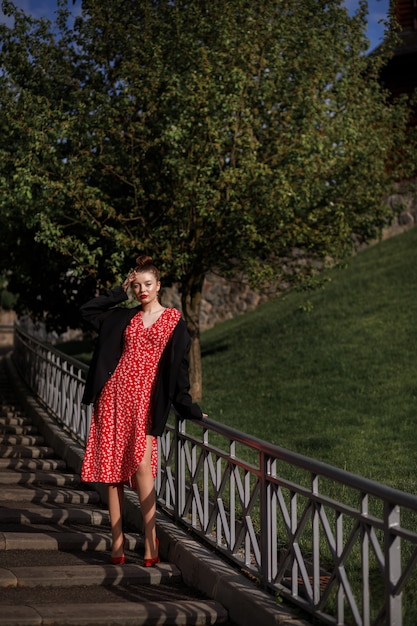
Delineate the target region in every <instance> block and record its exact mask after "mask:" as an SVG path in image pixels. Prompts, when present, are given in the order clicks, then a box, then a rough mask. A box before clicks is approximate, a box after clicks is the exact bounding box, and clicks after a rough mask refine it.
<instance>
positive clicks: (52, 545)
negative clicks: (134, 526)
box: [0, 523, 143, 553]
mask: <svg viewBox="0 0 417 626" xmlns="http://www.w3.org/2000/svg"><path fill="white" fill-rule="evenodd" d="M9 528H10V525H9ZM12 528H13V527H12ZM12 528H10V531H8V530H6V531H5V532H0V553H1V552H3V551H6V552H7V551H9V550H42V551H51V552H53V551H54V550H62V551H64V552H65V551H71V552H94V551H99V552H110V550H111V533H110V530H107V531H106V532H101V533H100V532H83V531H82V530H79V529H77V528H76V527H75V526H71V528H69V529H68V531H66V532H63V531H62V530H57V528H56V527H55V526H53V525H52V524H51V525H48V524H46V523H45V524H43V525H37V526H36V527H35V528H33V529H31V528H30V526H28V525H21V526H19V528H16V529H14V530H12ZM142 545H143V542H142V540H141V539H139V538H138V537H135V536H133V535H132V536H131V538H130V539H129V540H128V545H127V546H126V550H136V549H137V548H138V547H140V546H142Z"/></svg>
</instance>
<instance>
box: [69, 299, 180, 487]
mask: <svg viewBox="0 0 417 626" xmlns="http://www.w3.org/2000/svg"><path fill="white" fill-rule="evenodd" d="M180 317H181V314H180V312H179V311H178V310H177V309H170V308H167V309H165V310H164V311H163V312H162V313H161V315H160V317H159V318H158V319H157V320H156V322H154V324H152V326H149V327H148V328H146V327H145V326H144V324H143V320H142V315H141V313H140V312H139V313H137V314H136V315H135V316H134V317H133V319H132V320H131V321H130V324H129V325H128V326H127V327H126V329H125V331H124V347H123V353H122V356H121V358H120V361H119V363H118V365H117V367H116V369H115V371H114V372H113V374H112V376H111V377H110V378H109V380H108V381H107V383H106V384H105V385H104V387H103V389H102V391H101V393H100V396H99V397H98V399H97V401H96V403H95V405H94V409H93V416H92V420H91V427H90V433H89V436H88V441H87V446H86V451H85V456H84V461H83V466H82V471H81V478H82V480H84V481H86V482H103V483H127V484H128V485H130V486H131V487H133V488H135V487H136V485H135V473H136V470H137V468H138V466H139V464H140V463H141V461H142V459H143V455H144V453H145V449H146V435H147V434H148V433H149V432H150V428H151V423H152V415H151V414H150V410H149V407H150V399H151V394H152V390H153V386H154V383H155V380H156V376H157V372H158V364H159V361H160V358H161V355H162V352H163V351H164V348H165V346H166V345H167V343H168V341H169V339H170V338H171V336H172V333H173V332H174V329H175V326H176V325H177V323H178V321H179V319H180ZM151 462H152V473H153V476H154V477H155V476H156V471H157V465H158V456H157V440H156V437H153V443H152V458H151Z"/></svg>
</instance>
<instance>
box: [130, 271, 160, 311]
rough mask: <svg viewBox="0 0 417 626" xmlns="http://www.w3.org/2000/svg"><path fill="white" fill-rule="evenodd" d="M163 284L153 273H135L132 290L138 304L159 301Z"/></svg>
mask: <svg viewBox="0 0 417 626" xmlns="http://www.w3.org/2000/svg"><path fill="white" fill-rule="evenodd" d="M160 287H161V283H160V282H159V281H158V280H156V278H155V276H154V275H153V273H152V272H135V278H134V280H133V281H132V290H133V293H134V294H135V296H136V299H137V301H138V302H141V303H142V304H151V303H152V302H154V301H156V300H158V292H159V289H160Z"/></svg>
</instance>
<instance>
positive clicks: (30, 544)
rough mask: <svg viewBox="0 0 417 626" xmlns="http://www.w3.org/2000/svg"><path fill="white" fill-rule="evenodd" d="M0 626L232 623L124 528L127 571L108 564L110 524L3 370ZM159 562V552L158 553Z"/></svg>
mask: <svg viewBox="0 0 417 626" xmlns="http://www.w3.org/2000/svg"><path fill="white" fill-rule="evenodd" d="M0 493H1V499H0V626H6V625H7V626H24V625H27V626H32V625H45V626H46V625H52V624H54V625H55V624H59V625H60V626H66V625H70V624H71V625H75V624H77V625H79V626H87V625H90V624H91V625H92V624H100V626H110V625H114V626H119V625H125V624H126V625H127V624H135V625H137V626H140V625H142V624H143V625H146V626H151V625H153V624H165V625H171V624H183V625H186V624H229V625H231V624H232V622H231V621H228V613H227V611H226V610H225V608H224V607H223V606H222V605H221V604H220V603H219V602H217V601H214V600H210V599H208V597H207V595H205V594H203V593H202V592H201V591H198V590H196V589H193V588H191V587H190V586H187V585H186V584H184V581H183V578H182V575H181V571H180V570H179V569H178V568H177V567H176V566H175V565H174V564H170V563H169V562H162V563H161V564H159V565H157V566H156V567H153V568H145V567H143V565H142V562H143V543H142V538H141V536H140V534H139V533H138V529H137V528H135V527H134V526H133V525H131V527H130V528H129V527H127V528H126V529H125V531H127V532H126V538H127V548H128V549H127V551H126V563H125V564H124V565H121V566H115V565H111V564H110V563H109V554H110V549H111V541H110V531H109V519H108V514H107V512H106V510H105V509H104V508H103V507H102V504H101V502H100V496H99V493H98V492H97V491H95V490H91V489H89V488H88V487H87V486H85V485H83V484H82V483H81V482H80V478H79V476H78V475H76V474H74V473H73V472H71V471H70V470H69V469H68V467H67V464H66V463H65V462H64V461H63V460H61V459H60V458H58V457H57V455H56V452H55V450H54V449H52V448H51V447H50V446H49V445H47V444H46V443H45V440H44V438H43V436H40V435H39V433H38V431H37V429H36V427H35V426H34V425H33V423H32V420H31V419H29V418H28V416H27V415H26V414H25V412H24V411H23V410H22V408H21V406H20V404H19V398H18V397H16V393H15V392H14V391H13V386H12V385H11V384H10V380H9V377H8V371H7V368H5V366H4V362H3V360H1V361H0ZM162 556H164V555H163V552H162Z"/></svg>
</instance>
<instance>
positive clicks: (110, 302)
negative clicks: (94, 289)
mask: <svg viewBox="0 0 417 626" xmlns="http://www.w3.org/2000/svg"><path fill="white" fill-rule="evenodd" d="M127 299H128V297H127V294H126V291H125V290H124V289H123V287H115V288H114V289H110V290H109V291H107V292H106V293H105V294H103V295H101V296H97V297H96V298H92V300H89V301H88V302H86V303H85V304H83V305H82V306H81V307H80V313H81V317H82V318H83V320H84V321H86V322H88V323H89V324H91V325H92V326H93V327H94V328H95V329H96V330H98V328H99V327H100V324H101V321H102V319H103V318H104V317H105V314H106V313H107V311H108V310H109V309H111V308H112V307H114V306H115V305H116V304H120V303H121V302H124V301H125V300H127Z"/></svg>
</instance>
